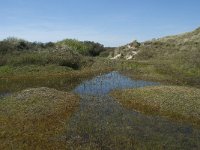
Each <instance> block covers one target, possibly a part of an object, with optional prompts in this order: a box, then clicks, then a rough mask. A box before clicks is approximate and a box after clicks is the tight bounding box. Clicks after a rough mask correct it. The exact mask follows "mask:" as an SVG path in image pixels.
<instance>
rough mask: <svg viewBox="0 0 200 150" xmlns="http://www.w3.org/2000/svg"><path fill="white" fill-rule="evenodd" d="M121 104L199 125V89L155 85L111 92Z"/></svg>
mask: <svg viewBox="0 0 200 150" xmlns="http://www.w3.org/2000/svg"><path fill="white" fill-rule="evenodd" d="M111 95H112V96H113V97H115V98H116V100H117V101H119V102H120V103H121V104H122V105H124V106H125V107H128V108H130V109H136V110H138V111H141V112H144V113H147V114H159V115H162V116H165V117H167V118H170V119H174V120H178V121H183V122H188V123H191V124H193V125H197V126H200V89H197V88H190V87H181V86H155V87H145V88H140V89H128V90H121V91H119V90H118V91H114V92H112V93H111Z"/></svg>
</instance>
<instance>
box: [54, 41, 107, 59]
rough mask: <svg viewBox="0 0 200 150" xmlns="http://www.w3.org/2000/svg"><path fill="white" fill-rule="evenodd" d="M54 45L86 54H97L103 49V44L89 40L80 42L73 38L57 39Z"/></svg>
mask: <svg viewBox="0 0 200 150" xmlns="http://www.w3.org/2000/svg"><path fill="white" fill-rule="evenodd" d="M56 45H57V46H58V47H60V48H68V49H72V50H73V51H76V52H78V53H80V54H82V55H87V56H98V55H99V54H100V53H101V52H103V51H104V50H105V49H104V46H103V45H101V44H99V43H95V42H91V41H84V42H80V41H78V40H73V39H65V40H63V41H59V42H57V43H56Z"/></svg>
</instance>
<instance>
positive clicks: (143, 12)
mask: <svg viewBox="0 0 200 150" xmlns="http://www.w3.org/2000/svg"><path fill="white" fill-rule="evenodd" d="M197 27H200V0H0V40H2V39H4V38H6V37H10V36H14V37H19V38H23V39H26V40H29V41H41V42H48V41H58V40H62V39H64V38H73V39H78V40H92V41H96V42H100V43H102V44H104V45H105V46H118V45H123V44H126V43H128V42H131V41H133V40H138V41H145V40H150V39H152V38H158V37H162V36H166V35H171V34H177V33H182V32H186V31H191V30H193V29H195V28H197Z"/></svg>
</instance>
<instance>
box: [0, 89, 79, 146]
mask: <svg viewBox="0 0 200 150" xmlns="http://www.w3.org/2000/svg"><path fill="white" fill-rule="evenodd" d="M78 106H79V97H78V96H76V95H74V94H72V93H67V92H60V91H57V90H54V89H49V88H35V89H26V90H23V91H21V92H19V93H16V94H13V95H11V96H9V97H6V98H4V99H2V100H1V101H0V126H1V128H0V143H1V144H0V149H61V148H65V141H64V140H63V139H62V138H63V135H64V131H65V124H66V123H67V121H68V119H69V117H70V116H71V114H72V113H73V112H74V111H75V110H76V109H78Z"/></svg>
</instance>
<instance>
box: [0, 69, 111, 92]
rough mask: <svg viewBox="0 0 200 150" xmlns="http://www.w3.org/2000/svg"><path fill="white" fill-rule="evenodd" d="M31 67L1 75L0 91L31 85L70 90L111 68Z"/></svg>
mask: <svg viewBox="0 0 200 150" xmlns="http://www.w3.org/2000/svg"><path fill="white" fill-rule="evenodd" d="M25 68H26V67H25ZM31 68H32V69H30V70H31V71H30V72H29V71H28V69H25V70H24V69H22V70H23V71H22V72H21V73H20V71H19V68H18V70H17V71H10V72H9V73H5V74H4V75H2V76H1V77H0V92H2V93H4V92H15V91H20V90H23V89H26V88H33V87H50V88H55V89H57V90H63V91H70V90H72V89H73V88H74V87H75V86H76V85H78V84H80V83H81V82H82V81H83V80H86V79H90V78H91V77H93V76H96V75H99V74H102V73H105V72H109V71H111V70H112V69H111V68H104V69H99V68H97V69H91V68H85V69H82V70H69V69H68V68H62V67H60V69H59V67H58V68H56V67H53V68H52V69H48V68H46V67H43V68H41V67H39V68H38V67H36V68H35V69H33V68H34V67H31ZM50 68H51V67H50ZM55 68H56V69H55ZM35 70H38V71H35Z"/></svg>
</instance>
